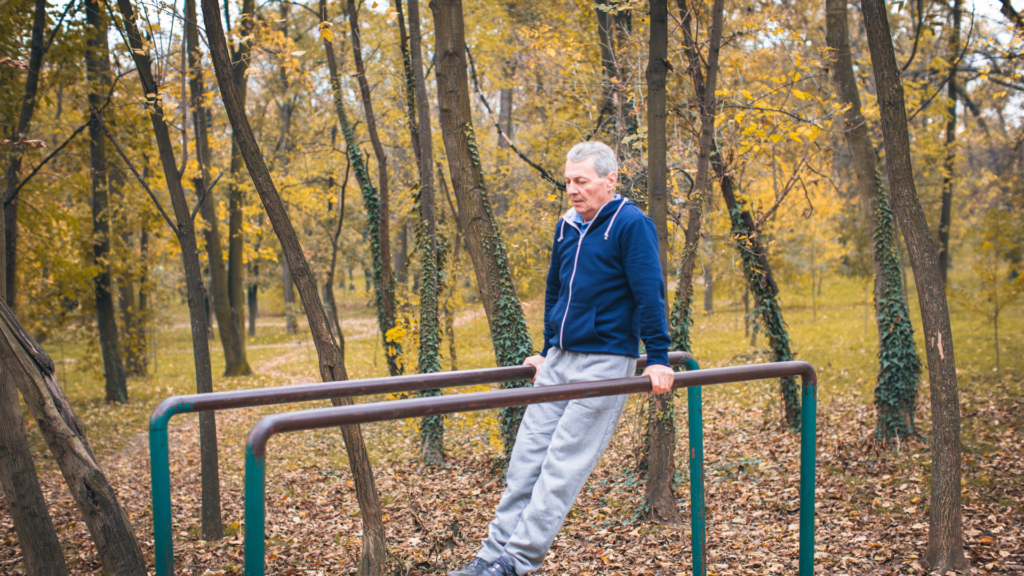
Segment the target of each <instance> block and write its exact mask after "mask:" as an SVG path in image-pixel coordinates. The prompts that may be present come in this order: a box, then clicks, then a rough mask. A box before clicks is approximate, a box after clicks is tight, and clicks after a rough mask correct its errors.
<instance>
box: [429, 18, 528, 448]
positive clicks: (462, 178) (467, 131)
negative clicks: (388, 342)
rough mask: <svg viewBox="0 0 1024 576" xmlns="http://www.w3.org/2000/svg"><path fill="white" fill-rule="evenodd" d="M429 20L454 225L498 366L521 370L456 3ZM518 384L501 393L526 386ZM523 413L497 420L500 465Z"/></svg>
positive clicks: (519, 314)
mask: <svg viewBox="0 0 1024 576" xmlns="http://www.w3.org/2000/svg"><path fill="white" fill-rule="evenodd" d="M430 10H431V12H432V13H433V16H434V42H435V48H434V58H435V63H436V64H435V71H434V77H435V78H436V79H437V95H438V100H439V108H440V111H441V114H440V115H441V134H442V137H443V140H444V147H445V152H446V153H447V156H448V169H449V170H450V172H451V177H452V187H453V188H454V189H455V199H456V201H457V202H458V207H459V216H458V217H459V220H460V221H461V223H462V230H463V233H464V234H465V238H466V246H467V248H468V250H469V255H470V258H471V259H472V261H473V270H474V272H475V273H476V279H477V285H478V287H479V289H480V299H481V301H482V302H483V305H484V311H485V312H486V314H487V322H488V326H489V327H490V329H491V339H492V342H493V344H494V354H495V357H496V359H497V363H498V365H499V366H512V365H517V364H521V363H522V362H523V360H524V359H525V358H526V357H527V356H529V355H531V354H532V353H533V344H532V342H531V341H530V333H529V332H528V330H527V328H526V318H525V317H524V316H523V308H522V303H521V302H520V301H519V296H518V295H517V294H516V289H515V283H514V281H513V279H512V273H511V270H510V268H509V263H508V253H507V252H506V250H505V243H504V242H503V241H502V239H501V234H500V233H499V232H498V228H497V226H496V225H495V221H494V216H493V212H492V211H491V205H490V200H489V199H488V197H487V187H486V185H485V183H484V174H483V167H482V166H481V164H480V162H481V160H480V155H479V152H478V149H477V143H476V136H475V133H474V131H473V119H472V116H471V115H470V107H469V76H468V70H467V63H466V33H465V23H464V21H463V14H462V2H461V0H431V2H430ZM528 385H530V382H528V381H519V382H511V383H504V384H502V386H503V387H520V386H528ZM522 413H523V409H522V408H521V407H519V408H503V409H502V411H501V414H500V415H499V420H500V421H501V436H502V439H503V440H504V445H505V457H506V459H507V458H508V456H509V455H510V454H511V452H512V446H513V445H514V444H515V437H516V433H517V432H518V431H519V422H520V421H521V420H522Z"/></svg>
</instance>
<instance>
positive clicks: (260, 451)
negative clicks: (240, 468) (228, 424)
mask: <svg viewBox="0 0 1024 576" xmlns="http://www.w3.org/2000/svg"><path fill="white" fill-rule="evenodd" d="M287 414H288V413H287V412H286V413H284V415H287ZM280 416H282V414H272V415H270V416H266V417H264V418H262V419H261V420H260V421H259V422H257V423H256V425H255V426H253V427H252V430H250V431H249V438H248V439H247V440H246V443H245V450H246V452H247V453H249V454H252V455H253V457H255V458H257V459H260V460H262V459H263V457H264V456H265V455H266V452H267V442H270V439H271V438H272V437H273V436H274V434H277V433H278V432H280V426H279V425H278V423H277V420H278V418H279V417H280Z"/></svg>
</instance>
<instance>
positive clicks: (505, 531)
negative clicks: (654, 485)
mask: <svg viewBox="0 0 1024 576" xmlns="http://www.w3.org/2000/svg"><path fill="white" fill-rule="evenodd" d="M617 170H618V163H617V162H616V160H615V153H614V152H612V150H611V148H609V147H608V146H606V145H605V144H602V143H600V142H583V143H581V144H577V145H576V146H574V147H573V148H572V150H570V151H569V154H568V155H567V157H566V162H565V184H566V192H567V193H568V194H569V200H571V201H572V209H570V210H569V211H568V212H566V213H565V215H563V216H562V218H561V219H559V221H558V224H557V225H556V226H555V240H554V245H553V246H552V248H551V268H550V269H549V271H548V278H547V291H546V294H545V299H544V349H543V351H542V352H541V353H540V355H538V356H531V357H529V358H527V359H526V361H525V362H524V364H530V365H532V366H535V367H536V368H537V374H536V377H535V378H534V385H535V386H552V385H556V384H564V383H570V382H587V381H593V380H606V379H609V378H622V377H626V376H631V375H632V374H634V372H635V370H636V359H637V356H638V354H639V344H640V340H641V339H642V340H643V341H644V344H645V346H646V349H647V358H648V360H647V368H646V369H645V370H644V375H645V376H649V377H650V378H651V383H652V387H653V391H654V392H655V393H659V394H661V393H664V392H668V391H669V390H671V388H672V378H673V372H672V368H671V367H670V366H669V365H668V348H669V344H670V339H669V336H668V325H667V322H666V318H665V284H664V281H663V279H662V275H661V264H660V262H659V260H658V235H657V232H656V231H655V228H654V223H653V222H651V220H650V219H649V218H647V216H646V215H644V213H643V211H641V210H640V208H638V207H637V206H636V205H635V204H633V203H632V202H630V201H629V200H626V199H625V198H622V197H620V196H619V195H618V194H615V184H616V182H617V179H618V176H617V174H616V171H617ZM625 405H626V397H625V396H609V397H603V398H588V399H584V400H570V401H564V402H550V403H547V404H534V405H531V406H530V407H528V408H527V409H526V414H525V415H524V416H523V421H522V424H521V425H520V426H519V432H518V434H517V436H516V445H515V447H514V448H513V449H512V457H511V460H510V462H509V467H508V484H507V487H506V489H505V493H504V495H502V497H501V503H500V504H498V509H497V511H496V512H495V518H494V520H493V521H492V522H491V524H490V528H489V533H488V536H487V539H486V540H484V542H483V546H482V547H481V549H480V551H479V552H478V553H477V557H476V558H474V559H473V560H472V561H471V562H470V563H469V564H468V565H466V567H465V568H463V569H462V570H457V571H455V572H449V574H448V576H481V575H484V576H517V575H519V576H521V575H523V574H527V573H529V572H533V571H536V570H538V569H539V568H540V566H541V562H542V561H543V560H544V557H545V556H546V555H547V553H548V549H549V548H550V547H551V543H552V542H553V541H554V539H555V536H556V535H557V534H558V531H559V529H561V527H562V523H563V522H564V521H565V516H566V514H568V513H569V509H570V508H571V507H572V505H573V502H575V500H576V497H577V496H578V495H579V492H580V490H581V489H582V488H583V484H584V483H585V482H586V481H587V478H588V477H589V476H590V473H591V472H592V471H593V470H594V467H595V466H596V465H597V461H598V460H599V459H600V457H601V454H602V453H603V452H604V450H605V448H606V447H607V446H608V442H609V440H611V437H612V434H613V433H614V432H615V427H616V425H617V424H618V422H619V417H620V416H621V415H622V409H623V408H624V407H625Z"/></svg>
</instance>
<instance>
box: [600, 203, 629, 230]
mask: <svg viewBox="0 0 1024 576" xmlns="http://www.w3.org/2000/svg"><path fill="white" fill-rule="evenodd" d="M626 202H629V200H626V199H625V198H623V200H622V202H620V203H619V207H618V208H616V209H615V214H612V219H611V221H610V222H608V228H605V231H604V239H605V240H607V239H608V234H609V233H611V231H612V225H613V224H615V217H616V216H618V215H619V210H622V207H623V206H625V205H626Z"/></svg>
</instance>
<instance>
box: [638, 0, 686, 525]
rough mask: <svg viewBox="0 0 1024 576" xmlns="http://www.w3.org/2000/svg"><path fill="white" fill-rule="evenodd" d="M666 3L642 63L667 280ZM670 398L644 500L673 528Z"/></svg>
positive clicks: (654, 17)
mask: <svg viewBox="0 0 1024 576" xmlns="http://www.w3.org/2000/svg"><path fill="white" fill-rule="evenodd" d="M667 63H668V0H651V37H650V52H649V55H648V58H647V154H648V156H647V215H648V216H650V218H651V220H653V221H654V227H655V229H656V230H657V232H658V259H659V260H660V262H661V271H662V276H663V278H664V279H665V283H666V285H667V284H668V278H667V275H666V270H668V190H667V183H668V160H667V154H668V151H667V148H668V141H667V137H666V134H665V100H666V94H665V80H666V78H667V76H668V67H667ZM673 396H674V394H673V393H672V392H668V393H666V394H658V395H654V394H652V395H651V396H650V407H649V409H648V421H647V432H648V441H649V442H650V448H649V450H650V451H649V453H648V460H647V462H648V467H647V486H646V501H647V507H648V508H649V509H650V514H651V518H652V519H653V520H654V521H655V522H659V523H665V524H678V523H679V512H678V511H677V510H676V497H675V494H674V490H673V488H674V486H673V482H672V477H673V476H674V475H675V472H676V466H675V444H676V422H675V404H674V402H673Z"/></svg>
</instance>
